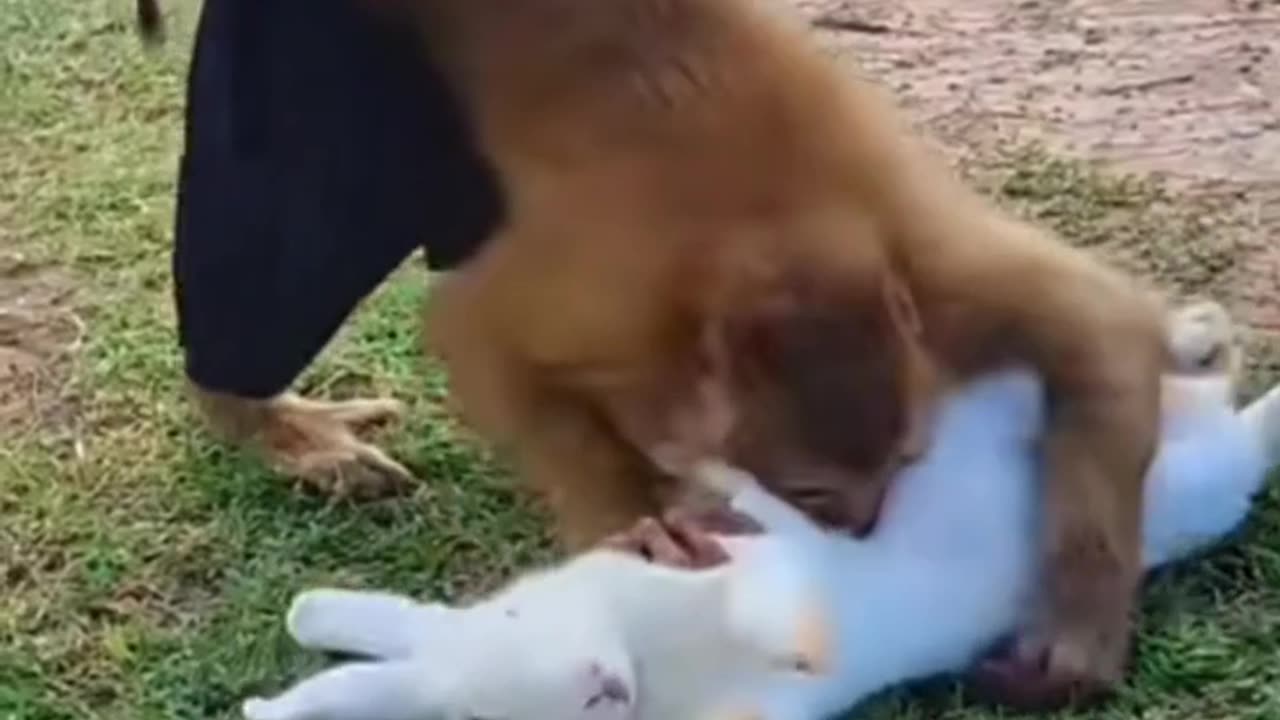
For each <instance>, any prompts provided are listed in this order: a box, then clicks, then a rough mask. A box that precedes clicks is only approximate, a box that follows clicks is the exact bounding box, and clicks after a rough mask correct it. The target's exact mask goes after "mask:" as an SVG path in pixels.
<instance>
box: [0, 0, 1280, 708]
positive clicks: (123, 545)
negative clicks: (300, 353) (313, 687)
mask: <svg viewBox="0 0 1280 720" xmlns="http://www.w3.org/2000/svg"><path fill="white" fill-rule="evenodd" d="M170 5H172V6H174V8H175V9H180V10H182V13H183V15H184V16H188V17H187V18H186V21H184V22H181V23H179V26H180V27H189V15H190V14H191V10H190V9H189V8H183V7H181V5H182V4H180V3H170ZM131 7H132V3H131V2H129V1H126V0H111V1H108V0H82V1H81V2H70V1H69V0H0V256H3V255H4V254H5V253H15V252H18V253H21V254H22V255H23V256H24V257H25V261H24V262H25V263H26V264H27V265H29V266H31V267H33V268H35V269H36V270H35V271H32V272H34V273H35V274H28V275H26V276H24V277H37V278H47V279H48V281H49V282H59V283H64V284H69V286H70V287H72V288H74V289H75V294H74V295H73V296H72V299H71V301H70V304H69V305H67V306H66V308H64V309H65V310H69V311H71V312H74V313H75V315H76V316H77V317H78V318H80V320H81V321H82V323H83V326H84V329H85V332H84V337H83V344H82V345H81V346H80V347H79V351H78V352H77V353H76V354H75V355H74V357H73V359H72V360H71V361H70V362H66V363H61V364H56V367H55V368H54V369H55V372H53V373H51V374H50V375H49V377H48V378H47V379H48V381H49V383H50V384H49V385H47V387H46V388H45V389H46V390H47V392H44V393H43V394H41V395H40V396H39V397H40V398H41V400H42V402H43V403H44V404H43V405H42V412H41V413H40V414H39V415H38V416H36V417H37V420H36V421H33V422H30V423H26V424H23V425H21V426H20V427H15V428H8V429H6V428H5V427H4V426H0V720H53V719H55V718H68V719H69V718H81V719H82V718H122V719H123V718H128V719H130V720H142V719H145V718H196V717H202V718H204V717H211V718H218V717H232V716H234V711H235V708H236V705H237V702H238V700H239V699H240V698H241V697H243V696H244V695H246V694H247V693H250V692H253V691H256V690H259V689H266V688H270V687H278V685H279V684H280V683H281V682H283V681H284V680H285V679H287V678H289V677H292V676H294V675H295V674H296V673H298V672H300V671H301V670H302V669H303V668H306V667H311V666H313V662H314V661H313V660H312V659H310V658H308V657H306V656H304V655H303V654H302V653H299V652H297V651H295V650H294V649H293V648H291V647H290V646H289V645H288V643H287V642H285V640H284V638H283V637H282V635H281V632H280V613H281V611H282V610H283V608H284V607H285V604H286V602H287V600H288V598H289V596H290V594H291V593H293V592H294V591H296V590H297V589H299V588H301V587H302V586H304V585H308V584H312V583H320V582H342V583H353V584H367V585H373V586H384V587H390V588H396V589H399V590H402V591H406V592H412V593H420V594H442V595H445V596H448V597H458V596H461V595H464V594H466V593H468V592H473V591H475V590H477V589H479V588H484V587H489V586H491V585H492V584H493V583H495V582H497V581H499V580H500V579H502V578H504V577H507V576H509V574H510V573H511V572H512V571H513V570H514V569H516V568H519V567H524V566H527V565H528V564H529V563H531V562H533V561H535V560H536V559H537V558H540V557H545V553H546V544H545V537H544V533H543V525H542V523H541V522H540V518H539V517H538V516H537V514H536V512H535V511H534V510H533V508H531V507H529V506H528V505H527V504H526V503H524V502H523V501H521V500H520V499H519V498H518V496H517V495H516V494H514V493H513V492H512V490H511V486H510V481H509V478H508V477H507V475H506V474H505V473H503V472H501V471H500V470H498V469H497V468H496V467H495V465H494V464H493V463H492V462H491V461H490V460H489V459H488V458H487V457H486V456H485V455H484V454H483V453H482V452H481V451H480V450H479V449H477V447H476V446H475V445H474V444H472V443H469V442H467V441H466V440H465V439H464V438H463V437H462V436H461V434H460V433H458V432H456V430H455V428H454V426H453V425H452V423H451V421H450V420H449V418H448V417H447V415H446V414H445V412H444V410H443V407H442V394H443V388H442V382H441V379H440V374H439V372H438V371H437V369H435V368H434V367H433V366H432V365H431V364H430V363H429V362H428V361H426V360H424V359H423V358H422V357H421V353H420V352H419V349H418V338H417V323H416V315H417V312H418V308H419V305H420V303H421V300H422V294H423V288H424V274H423V273H422V272H421V271H420V269H419V267H418V266H417V264H415V263H411V264H410V266H408V267H406V268H404V269H403V270H402V271H401V272H400V273H398V274H397V276H396V277H395V278H394V279H393V280H392V282H390V283H388V285H387V286H386V287H385V288H384V289H383V290H382V291H381V292H380V293H379V294H378V295H377V296H376V297H374V298H372V299H371V300H370V302H368V303H367V304H366V306H365V307H364V308H362V309H361V311H360V313H359V315H358V317H357V318H356V321H355V322H354V323H352V324H351V325H350V326H349V327H348V328H347V329H346V330H345V331H344V332H343V334H342V336H341V337H340V339H339V340H338V341H337V342H335V344H334V345H333V347H331V348H330V350H329V351H328V352H327V353H326V354H325V356H324V357H323V358H322V359H321V361H320V362H319V363H318V364H317V365H316V367H314V368H313V369H312V370H310V371H309V372H308V373H307V376H306V378H305V379H304V385H305V386H306V387H308V388H311V389H314V390H316V391H317V392H324V393H327V394H333V395H353V394H356V393H362V394H363V393H388V394H392V393H393V394H394V395H396V396H397V397H399V398H401V399H403V400H405V401H406V402H407V403H408V405H409V407H410V413H409V416H408V419H407V421H406V423H405V425H404V426H403V427H401V428H399V429H397V430H396V431H395V432H391V433H387V434H385V435H384V436H383V437H382V440H383V441H384V442H385V443H386V444H387V445H388V447H389V449H390V450H392V451H393V452H394V453H395V454H396V455H397V457H399V458H402V459H404V460H405V461H406V462H407V463H408V464H409V465H410V466H411V467H413V469H415V470H416V471H417V472H418V473H420V474H421V475H422V476H423V477H425V478H428V480H427V481H426V482H425V483H424V484H423V485H422V486H421V487H420V488H419V489H418V490H417V491H416V492H415V493H414V494H413V495H412V496H411V497H408V498H402V499H399V500H394V501H385V502H381V503H376V504H370V505H363V506H345V505H329V504H326V503H324V502H322V501H320V500H317V499H314V498H308V497H305V496H303V495H300V494H298V493H295V492H293V491H292V490H291V489H290V488H289V487H288V486H287V485H286V484H285V483H282V482H280V481H279V480H278V479H277V478H275V477H273V476H271V475H270V474H269V473H267V472H266V471H264V470H263V469H262V468H261V467H260V466H259V465H258V464H256V463H255V462H254V461H253V460H252V459H251V458H247V457H244V456H242V455H240V454H239V453H236V452H234V451H230V450H228V449H226V448H224V447H221V446H219V445H217V444H215V443H212V442H211V441H210V440H209V439H208V437H207V436H206V435H205V434H204V433H203V432H202V431H201V429H200V427H199V426H198V424H197V423H196V422H195V418H194V417H193V415H192V414H191V412H190V409H189V408H188V406H187V405H186V403H185V402H184V401H183V399H182V396H181V392H180V390H181V385H180V377H181V361H180V356H179V354H178V351H177V347H176V342H175V336H174V325H173V315H172V308H171V306H170V286H169V277H168V262H169V239H168V238H169V228H170V224H171V213H172V195H173V176H174V170H175V167H176V152H177V148H178V143H179V138H180V132H181V100H182V83H183V72H184V63H185V55H184V52H185V49H186V46H187V38H186V37H185V36H183V35H181V34H176V35H175V37H174V38H173V39H172V41H171V43H170V46H169V48H168V49H167V50H165V51H163V52H162V53H160V54H158V55H147V54H145V53H143V52H142V51H141V50H140V48H139V45H138V43H137V41H136V38H135V37H134V35H133V34H132V31H131V27H130V18H131V14H130V13H131ZM986 170H987V171H988V172H986V174H985V175H984V178H985V179H986V180H988V181H989V182H990V187H991V189H992V191H993V192H996V193H998V194H999V195H1000V196H1002V197H1003V198H1005V199H1006V200H1007V201H1008V202H1009V203H1011V204H1012V205H1013V206H1014V207H1017V208H1018V209H1019V210H1020V211H1021V212H1024V213H1027V214H1028V215H1031V216H1034V217H1037V218H1039V219H1041V220H1043V221H1045V222H1047V223H1050V224H1051V225H1054V226H1055V227H1057V228H1058V229H1060V230H1061V231H1062V232H1064V233H1065V234H1066V235H1068V236H1069V237H1071V238H1072V239H1073V240H1075V241H1077V242H1080V243H1084V244H1088V245H1092V246H1096V247H1098V248H1100V249H1101V250H1103V251H1105V252H1108V253H1112V254H1113V255H1114V256H1115V257H1117V258H1119V259H1120V260H1121V261H1122V262H1125V263H1129V264H1131V265H1132V266H1134V267H1137V268H1138V269H1141V270H1143V271H1145V272H1148V273H1149V274H1151V275H1152V276H1153V277H1156V278H1157V279H1158V280H1160V281H1161V283H1162V284H1164V285H1165V286H1166V287H1170V288H1175V289H1178V290H1182V291H1194V292H1212V291H1214V290H1215V289H1217V288H1219V287H1220V286H1221V285H1222V284H1223V283H1224V282H1226V280H1225V278H1228V277H1229V274H1230V272H1231V271H1232V268H1233V263H1234V259H1235V256H1234V255H1233V250H1232V246H1231V245H1230V243H1229V242H1225V241H1223V239H1222V238H1223V237H1224V236H1223V235H1221V234H1216V233H1215V234H1214V235H1212V237H1211V235H1210V232H1209V231H1208V230H1206V229H1205V227H1204V226H1203V224H1202V223H1201V222H1200V214H1201V212H1200V210H1196V211H1193V212H1189V211H1186V210H1179V209H1178V205H1177V203H1173V202H1170V201H1169V198H1166V197H1164V196H1163V195H1162V194H1161V193H1160V191H1159V190H1158V189H1155V188H1152V187H1149V186H1148V185H1147V184H1145V183H1141V182H1137V181H1134V180H1130V179H1115V178H1107V177H1104V176H1101V175H1098V174H1096V173H1094V172H1092V171H1090V170H1088V169H1087V168H1082V167H1081V166H1079V165H1077V164H1073V163H1065V162H1062V161H1059V160H1056V159H1054V158H1052V157H1050V156H1047V155H1045V154H1043V153H1038V152H1034V151H1025V152H1024V151H1019V152H1015V153H1011V154H1009V155H1007V156H1002V157H1001V158H993V159H992V163H991V166H990V167H989V168H986ZM1224 242H1225V244H1224ZM1189 258H1190V260H1189ZM1197 258H1209V259H1210V260H1211V262H1208V263H1206V262H1201V261H1200V260H1199V259H1197ZM45 271H56V273H54V274H41V273H43V272H45ZM4 282H6V276H5V275H4V274H0V286H2V284H3V283H4ZM2 289H3V288H2V287H0V290H2ZM0 297H3V293H2V292H0ZM1148 608H1149V610H1150V612H1149V613H1148V616H1147V620H1146V621H1145V624H1144V630H1143V643H1142V651H1143V652H1142V654H1141V656H1140V661H1139V665H1138V669H1137V672H1136V674H1135V676H1134V679H1133V681H1132V683H1131V684H1130V686H1129V687H1128V688H1127V689H1126V690H1125V692H1124V693H1123V695H1122V696H1121V697H1120V698H1119V699H1118V700H1117V701H1116V702H1115V703H1113V704H1111V705H1109V706H1108V707H1107V708H1105V709H1102V710H1099V711H1097V712H1096V713H1093V714H1088V715H1085V716H1088V717H1100V718H1139V717H1141V718H1144V719H1150V720H1156V719H1161V720H1163V719H1174V718H1186V719H1187V720H1191V719H1192V718H1206V719H1207V718H1227V717H1230V718H1255V717H1256V718H1263V717H1271V718H1275V717H1280V663H1277V662H1276V660H1277V652H1278V650H1280V497H1277V495H1276V494H1275V493H1273V494H1272V496H1271V497H1270V498H1268V499H1267V501H1266V502H1265V503H1264V509H1263V510H1262V511H1261V512H1260V513H1259V517H1258V518H1257V520H1256V522H1254V523H1253V525H1252V527H1251V529H1250V531H1249V532H1248V534H1247V537H1246V538H1245V539H1244V540H1243V542H1241V543H1239V544H1238V545H1236V546H1235V547H1233V548H1231V549H1229V550H1226V551H1223V552H1220V553H1217V554H1215V555H1214V556H1213V557H1212V558H1211V559H1209V560H1207V561H1204V562H1199V563H1197V564H1196V565H1195V566H1194V567H1193V568H1191V569H1188V570H1182V571H1179V572H1176V573H1172V574H1170V575H1169V576H1168V577H1165V578H1162V579H1160V580H1159V581H1158V582H1156V583H1155V585H1154V587H1153V589H1152V591H1151V592H1150V601H1149V603H1148ZM870 714H871V717H876V718H879V717H903V718H926V717H928V718H986V717H989V713H988V712H987V711H984V710H981V709H978V708H975V707H972V706H969V705H965V704H963V703H960V702H959V701H957V700H955V699H954V697H953V693H952V692H951V691H950V690H949V689H944V690H942V691H940V692H934V693H928V694H926V695H924V696H923V697H922V696H919V695H913V696H910V697H908V696H903V695H901V694H899V695H895V696H894V697H890V698H888V699H886V700H884V701H882V702H879V703H877V704H875V705H874V706H873V707H872V708H871V710H870Z"/></svg>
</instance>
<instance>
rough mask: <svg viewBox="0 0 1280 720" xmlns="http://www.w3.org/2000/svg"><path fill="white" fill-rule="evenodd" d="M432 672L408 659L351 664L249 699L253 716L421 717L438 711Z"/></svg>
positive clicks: (308, 719) (248, 713)
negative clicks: (263, 695)
mask: <svg viewBox="0 0 1280 720" xmlns="http://www.w3.org/2000/svg"><path fill="white" fill-rule="evenodd" d="M430 681H431V677H429V674H428V673H427V672H426V671H425V670H424V669H423V668H421V667H419V666H417V665H414V664H412V663H409V662H407V661H392V662H377V663H349V664H346V665H339V666H337V667H334V668H330V669H328V670H325V671H323V672H320V673H318V674H316V675H313V676H312V677H309V678H307V679H306V680H303V681H302V682H299V683H298V684H297V685H294V686H293V687H291V688H289V689H288V690H286V691H284V692H283V693H281V694H280V695H278V696H276V697H273V698H263V697H254V698H249V699H248V700H245V701H244V704H243V705H242V706H241V712H242V714H243V715H244V717H245V718H247V720H418V718H424V717H434V716H438V714H439V713H440V712H441V711H440V708H439V707H437V704H438V703H439V700H438V699H434V698H432V696H431V691H430V689H429V683H430Z"/></svg>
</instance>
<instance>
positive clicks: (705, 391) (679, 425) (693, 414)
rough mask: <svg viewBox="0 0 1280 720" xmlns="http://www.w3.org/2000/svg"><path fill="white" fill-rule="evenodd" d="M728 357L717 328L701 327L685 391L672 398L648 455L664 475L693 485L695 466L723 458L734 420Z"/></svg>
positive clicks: (712, 326) (734, 411)
mask: <svg viewBox="0 0 1280 720" xmlns="http://www.w3.org/2000/svg"><path fill="white" fill-rule="evenodd" d="M727 353H728V347H727V345H726V344H725V339H724V338H723V336H722V335H721V333H720V332H719V331H718V328H717V327H716V326H715V325H708V326H707V327H705V328H704V329H703V330H702V333H701V337H700V338H699V352H698V358H697V363H696V364H695V367H694V371H693V372H692V374H691V375H690V376H689V377H688V378H687V382H688V383H689V386H688V387H685V388H682V389H681V390H680V392H679V393H677V394H675V395H673V397H672V402H671V405H670V408H669V409H668V412H667V421H666V425H667V427H666V432H665V433H664V435H663V439H662V441H661V442H660V443H659V444H658V445H657V446H655V447H651V448H649V449H648V455H649V458H650V461H651V462H653V463H654V464H655V465H657V466H658V468H659V469H661V470H662V471H663V472H664V473H667V474H668V475H671V476H673V477H680V478H684V479H687V480H693V479H694V477H693V476H694V475H695V474H696V473H695V469H696V467H697V465H698V463H701V462H705V461H709V460H715V459H720V458H723V457H724V455H725V453H726V449H727V445H728V441H729V435H730V433H731V432H732V431H733V426H734V422H735V420H736V410H735V407H734V404H733V398H732V395H731V393H730V388H729V374H728V373H729V371H730V368H729V364H728V355H727Z"/></svg>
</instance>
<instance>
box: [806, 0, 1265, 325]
mask: <svg viewBox="0 0 1280 720" xmlns="http://www.w3.org/2000/svg"><path fill="white" fill-rule="evenodd" d="M796 4H797V5H798V6H799V7H800V9H801V11H802V12H803V13H805V14H806V15H808V16H809V18H810V19H811V20H812V21H813V23H814V25H815V26H817V27H819V28H820V32H821V33H822V35H823V37H824V40H825V42H827V43H828V44H829V45H830V47H831V48H832V49H833V50H834V51H835V52H836V53H837V54H840V53H846V52H847V53H850V54H852V55H854V56H855V57H857V58H858V62H859V63H860V64H861V66H862V67H863V68H864V69H865V70H866V71H867V72H868V73H869V74H870V75H872V76H874V77H876V78H879V79H882V80H884V81H886V82H887V83H888V84H889V86H890V87H892V88H893V90H894V91H895V93H896V94H897V95H898V97H899V98H900V99H901V101H902V102H903V104H904V105H905V106H906V107H907V108H908V109H909V110H910V111H911V112H912V113H914V115H915V118H916V119H917V120H918V121H919V123H920V124H921V125H922V126H924V127H925V128H926V129H927V131H928V132H929V133H930V134H932V135H933V136H935V137H936V138H937V139H938V140H940V141H941V142H942V144H943V146H944V147H945V149H946V151H948V152H949V153H950V154H952V155H953V156H954V157H956V158H957V159H958V160H960V161H963V160H964V159H965V158H968V157H973V156H984V155H987V154H989V153H990V152H991V150H992V148H993V146H996V145H998V144H1001V143H1009V142H1015V143H1016V142H1026V141H1037V142H1042V143H1044V144H1046V145H1047V146H1048V147H1050V148H1053V149H1055V150H1058V151H1060V152H1061V154H1063V155H1066V156H1072V157H1081V158H1085V159H1091V160H1101V161H1105V162H1106V163H1108V164H1109V165H1111V166H1113V167H1115V168H1116V169H1118V170H1120V171H1126V172H1133V173H1138V174H1143V175H1153V176H1158V177H1162V178H1164V179H1166V180H1167V182H1168V184H1169V186H1170V187H1172V188H1175V189H1176V191H1177V192H1178V194H1179V195H1180V196H1181V197H1183V198H1186V199H1187V200H1197V199H1211V200H1213V201H1215V202H1216V203H1218V205H1217V207H1218V209H1219V212H1221V213H1222V215H1223V217H1224V218H1225V217H1229V218H1231V221H1230V224H1231V225H1233V227H1232V228H1231V230H1230V231H1231V232H1234V233H1237V234H1238V235H1239V236H1240V238H1241V241H1242V242H1243V244H1244V245H1245V247H1243V248H1242V251H1243V253H1242V256H1241V257H1240V258H1239V261H1238V262H1237V266H1238V268H1239V272H1238V273H1237V274H1236V276H1235V277H1234V278H1233V282H1232V287H1231V288H1229V295H1230V297H1223V298H1220V299H1222V300H1223V301H1225V302H1227V303H1228V304H1229V305H1231V306H1232V309H1233V311H1234V312H1235V313H1236V314H1237V316H1238V317H1239V318H1240V319H1241V320H1242V321H1243V322H1246V323H1248V324H1249V325H1251V326H1253V327H1254V328H1255V329H1256V330H1259V331H1280V247H1278V246H1280V0H1021V1H1019V0H852V1H850V0H796Z"/></svg>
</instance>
